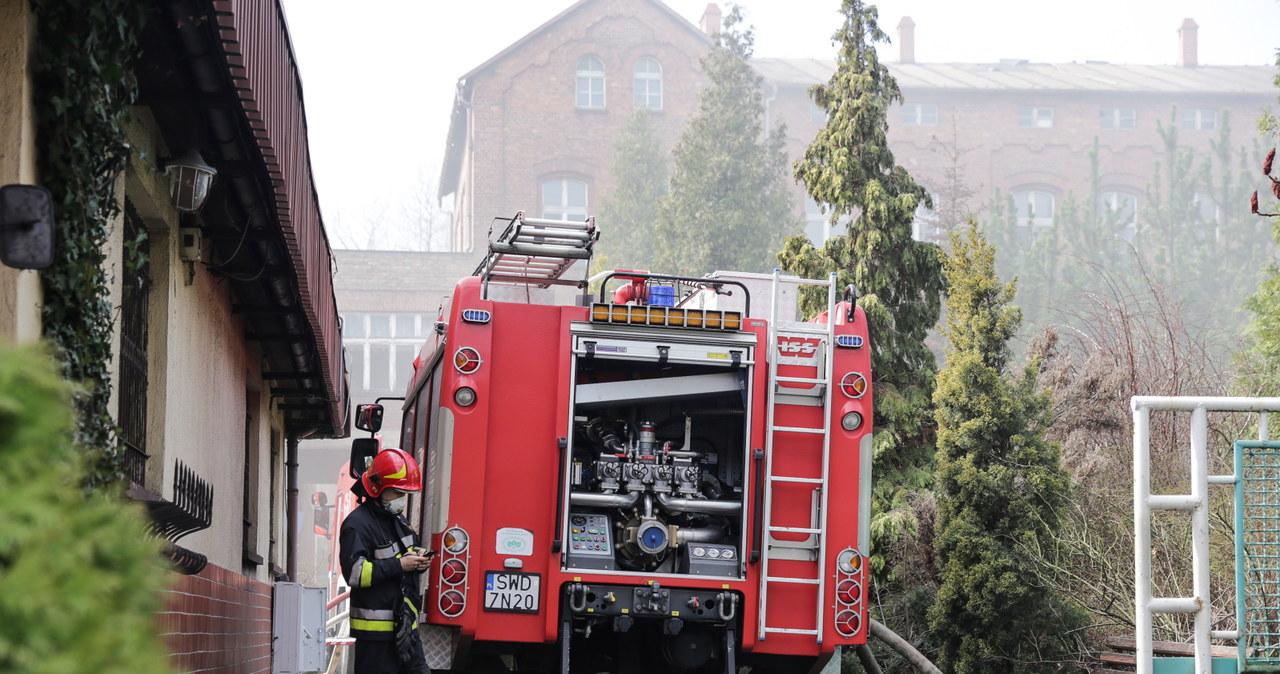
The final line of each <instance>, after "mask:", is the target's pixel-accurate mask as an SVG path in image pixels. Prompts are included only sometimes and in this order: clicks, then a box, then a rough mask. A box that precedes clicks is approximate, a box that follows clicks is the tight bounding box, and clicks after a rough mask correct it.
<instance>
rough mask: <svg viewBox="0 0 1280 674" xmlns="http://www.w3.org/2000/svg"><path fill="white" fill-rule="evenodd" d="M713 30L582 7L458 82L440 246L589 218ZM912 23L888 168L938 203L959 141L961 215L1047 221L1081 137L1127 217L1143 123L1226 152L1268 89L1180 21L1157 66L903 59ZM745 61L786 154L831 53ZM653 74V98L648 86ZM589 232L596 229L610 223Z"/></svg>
mask: <svg viewBox="0 0 1280 674" xmlns="http://www.w3.org/2000/svg"><path fill="white" fill-rule="evenodd" d="M719 23H720V11H719V9H718V8H717V7H716V5H714V4H711V5H708V7H707V10H706V12H705V13H704V16H703V18H702V21H701V30H699V29H698V27H695V26H694V25H693V24H691V23H689V22H688V21H686V20H685V19H683V18H682V17H680V16H678V15H676V14H675V13H674V12H672V11H671V10H670V9H669V8H667V7H666V6H665V5H662V4H661V2H659V1H658V0H643V1H640V2H623V1H622V0H581V1H580V2H577V3H576V4H574V5H572V6H571V7H569V8H568V9H566V10H565V11H564V12H562V13H561V14H560V15H558V16H557V17H555V18H553V19H552V20H550V21H548V22H547V23H545V24H543V25H542V26H540V27H538V28H537V29H535V30H534V31H533V32H531V33H529V34H528V35H526V36H525V37H524V38H521V39H520V40H519V41H517V42H516V43H515V44H513V45H511V46H510V47H508V48H506V49H504V50H503V51H501V52H499V53H498V54H497V55H495V56H494V57H493V58H491V59H489V60H488V61H486V62H485V63H484V64H482V65H480V66H479V67H477V68H475V69H474V70H472V71H471V72H469V73H467V74H466V75H464V76H463V77H462V78H461V79H460V80H459V83H458V93H457V98H456V100H455V104H454V112H453V118H452V123H451V127H450V130H449V139H448V140H449V142H448V150H447V154H446V158H445V162H444V167H443V171H442V175H441V181H440V185H441V187H440V196H441V197H442V198H448V197H450V196H452V201H453V230H452V236H453V239H452V246H453V249H454V250H459V251H465V250H476V249H477V245H479V246H480V247H483V237H484V236H485V233H486V232H487V229H488V223H489V221H490V219H491V218H492V217H494V216H509V215H511V214H512V213H514V212H515V211H516V210H518V209H525V210H529V211H538V210H540V211H541V213H542V214H544V215H555V216H558V215H574V216H577V215H583V214H588V213H591V214H594V213H596V212H597V211H598V210H599V207H600V204H601V201H602V197H603V196H604V195H607V194H608V193H609V192H610V190H611V189H612V188H613V185H612V182H611V180H612V178H611V177H610V175H609V165H610V162H611V159H612V152H613V143H614V139H615V137H616V135H617V133H618V130H619V128H620V127H621V124H622V121H623V119H624V117H625V113H626V112H628V111H630V110H631V109H632V108H633V107H649V108H651V109H652V110H653V116H652V120H653V125H654V127H655V136H656V138H657V139H658V142H660V143H661V144H662V145H663V147H664V148H665V149H668V150H669V149H670V148H671V147H673V146H674V144H675V142H676V140H677V139H678V138H679V135H680V133H681V132H682V131H683V127H684V123H685V121H686V120H687V119H688V117H689V116H690V115H691V114H692V113H693V112H694V111H695V110H696V105H697V94H698V85H699V75H698V59H699V58H700V57H701V56H702V55H704V54H705V53H706V52H707V50H709V49H710V47H711V45H712V42H711V39H710V38H709V37H708V35H709V34H710V33H712V32H714V30H715V29H716V27H717V26H718V25H719ZM1172 28H1174V27H1171V42H1172V38H1173V35H1172ZM913 29H914V23H913V22H912V21H911V19H910V18H904V19H903V20H902V21H901V22H900V23H899V26H898V30H899V36H898V39H897V40H896V42H897V44H898V45H899V54H898V56H899V59H898V62H896V63H888V62H889V61H890V60H891V54H890V53H889V51H890V50H889V49H887V48H884V47H882V48H881V59H882V61H884V62H886V63H887V65H888V67H889V70H890V72H891V73H892V74H893V76H894V77H895V78H896V79H897V81H898V83H899V86H900V87H901V90H902V92H903V96H904V99H905V100H904V103H903V105H901V106H895V108H894V109H893V110H891V111H890V118H889V132H890V136H889V137H890V143H891V146H892V149H893V151H894V154H895V157H896V159H897V161H898V163H900V164H902V165H903V166H905V167H906V168H907V169H908V170H909V171H911V172H912V174H913V175H915V176H916V178H917V180H918V181H920V182H921V183H922V184H923V185H924V186H925V187H926V188H928V189H929V190H930V191H931V192H933V193H935V195H939V194H940V192H941V191H942V190H943V188H944V183H945V175H944V174H945V170H946V168H947V167H946V164H947V163H948V162H947V161H946V160H945V159H944V156H945V152H939V150H940V149H945V148H944V146H950V147H951V148H958V149H961V150H967V151H966V152H963V156H962V157H961V159H960V162H959V164H960V165H959V166H958V167H957V168H958V169H959V170H960V171H961V173H962V179H963V180H964V182H965V183H966V184H967V185H968V187H969V188H970V189H972V190H974V192H975V194H974V195H973V197H972V198H971V200H970V203H969V206H970V208H972V209H980V208H981V207H982V206H983V205H984V204H985V203H986V202H987V201H988V200H989V199H991V198H992V197H993V196H994V195H995V194H996V191H997V190H999V192H1000V193H1001V194H1002V195H1005V196H1006V197H1012V199H1013V201H1014V203H1015V205H1016V207H1017V212H1018V213H1019V216H1020V218H1021V219H1024V220H1025V221H1027V222H1028V224H1030V225H1041V226H1048V225H1050V224H1051V223H1052V222H1053V218H1054V215H1055V213H1056V211H1057V210H1058V209H1059V208H1060V204H1061V203H1062V201H1063V200H1064V199H1066V198H1067V197H1068V196H1071V195H1074V196H1076V197H1083V196H1085V193H1086V192H1088V190H1089V185H1090V176H1091V171H1092V169H1091V166H1090V159H1089V150H1090V149H1091V148H1092V147H1093V144H1094V141H1095V139H1096V140H1097V142H1098V145H1099V152H1098V154H1099V170H1100V173H1101V183H1100V185H1099V192H1100V199H1099V200H1100V202H1102V203H1103V204H1104V205H1106V206H1110V207H1112V208H1116V209H1119V210H1120V211H1123V212H1126V213H1137V212H1138V210H1139V209H1141V208H1142V207H1143V203H1142V201H1143V198H1144V196H1143V195H1144V193H1145V190H1146V188H1147V186H1148V185H1149V184H1150V183H1151V182H1152V181H1153V176H1154V170H1155V165H1156V163H1157V162H1161V161H1164V159H1165V158H1164V154H1163V153H1164V150H1163V146H1162V143H1161V139H1160V136H1159V132H1158V130H1157V129H1158V126H1157V123H1159V124H1163V125H1164V126H1165V127H1170V126H1172V127H1176V128H1177V130H1178V132H1179V144H1180V146H1181V147H1182V148H1186V149H1191V150H1194V151H1196V152H1197V153H1207V152H1209V150H1210V144H1211V142H1213V141H1216V140H1217V139H1218V137H1219V133H1218V132H1219V130H1220V129H1221V128H1222V126H1223V125H1224V124H1228V123H1229V124H1230V126H1231V128H1232V129H1234V136H1233V137H1232V141H1233V144H1234V145H1236V146H1240V145H1243V144H1245V143H1246V142H1247V141H1248V139H1249V138H1250V137H1251V133H1250V131H1249V129H1250V128H1251V126H1252V121H1253V119H1255V118H1256V117H1257V115H1258V111H1259V109H1260V108H1261V107H1263V106H1265V105H1267V104H1269V103H1270V102H1271V101H1273V100H1274V96H1275V93H1274V87H1273V85H1272V82H1271V78H1272V77H1273V75H1274V73H1273V69H1272V68H1270V67H1267V66H1205V65H1200V64H1199V63H1198V58H1197V56H1198V54H1197V46H1196V31H1197V26H1196V25H1195V22H1194V21H1192V20H1191V19H1187V20H1186V21H1185V22H1184V23H1183V25H1182V26H1181V27H1180V28H1178V30H1177V37H1178V43H1177V44H1178V52H1177V65H1169V66H1159V65H1119V64H1110V63H1097V62H1088V61H1086V62H1083V63H1069V64H1042V63H1028V62H1026V61H1021V60H1007V61H1001V62H999V63H982V64H958V63H947V64H924V63H916V62H915V58H914V44H915V39H914V32H913ZM1082 56H1086V55H1082ZM654 61H656V62H657V64H658V65H659V66H660V69H659V70H657V71H654V70H653V69H652V63H653V62H654ZM752 62H753V64H754V65H755V67H756V69H757V71H758V72H759V73H760V74H761V75H762V76H763V78H764V89H765V90H764V92H763V94H764V95H763V98H764V100H765V104H766V125H767V126H768V127H772V126H773V125H774V124H775V123H777V122H779V121H781V122H785V123H786V129H787V136H788V144H787V151H788V155H789V156H790V157H791V158H792V159H796V158H798V157H800V156H801V154H802V153H803V150H804V148H805V146H807V145H808V143H809V142H810V141H811V140H812V138H813V137H814V134H815V133H816V132H817V131H818V129H819V128H821V126H822V125H823V124H824V122H825V120H824V118H823V116H822V113H821V111H819V110H818V109H817V108H816V107H815V106H814V105H813V104H812V103H811V101H810V100H809V97H808V94H807V90H808V88H809V87H810V86H811V85H813V84H815V83H819V82H826V81H827V80H828V79H829V77H830V76H831V73H832V72H833V70H834V67H835V62H834V61H833V60H816V59H777V58H767V57H760V56H757V58H754V59H753V61H752ZM655 78H656V79H655ZM655 81H656V82H657V83H658V84H657V85H656V86H658V87H660V89H661V96H660V97H658V99H657V104H656V105H655V102H654V100H655V99H654V98H652V97H650V96H647V95H645V92H647V91H649V90H651V88H652V87H653V86H655V85H654V84H653V83H654V82H655ZM796 196H797V203H798V204H805V206H804V208H805V219H806V222H807V223H808V224H807V230H808V232H809V235H810V237H811V238H814V239H817V238H823V237H825V236H828V235H829V234H830V232H829V231H828V230H829V227H828V225H826V223H825V222H824V220H825V218H824V217H823V216H821V215H820V214H819V213H818V211H817V206H816V204H813V203H812V202H809V201H808V200H807V199H805V198H804V193H803V190H802V189H801V188H800V187H799V186H797V187H796ZM1197 200H1198V202H1199V203H1200V205H1201V209H1202V212H1203V215H1204V216H1205V217H1206V218H1212V216H1213V213H1214V212H1215V211H1216V209H1217V208H1220V207H1221V205H1220V204H1216V203H1215V202H1214V199H1213V196H1212V195H1211V194H1209V193H1208V192H1205V193H1204V194H1200V195H1197ZM922 215H925V216H926V217H922V218H921V221H920V224H921V227H920V228H919V230H918V236H920V237H922V238H927V237H931V236H936V235H937V234H939V233H940V230H937V229H936V226H937V225H940V224H945V223H940V222H937V218H936V217H928V214H922ZM601 227H602V230H605V232H606V235H607V227H608V223H601Z"/></svg>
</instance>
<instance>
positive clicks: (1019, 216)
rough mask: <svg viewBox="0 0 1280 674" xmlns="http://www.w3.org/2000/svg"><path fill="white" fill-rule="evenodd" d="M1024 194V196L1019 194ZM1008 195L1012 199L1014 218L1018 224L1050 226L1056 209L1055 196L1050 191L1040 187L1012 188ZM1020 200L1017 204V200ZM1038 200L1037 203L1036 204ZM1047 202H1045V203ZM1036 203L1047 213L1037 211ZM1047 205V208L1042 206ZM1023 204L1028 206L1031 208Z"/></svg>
mask: <svg viewBox="0 0 1280 674" xmlns="http://www.w3.org/2000/svg"><path fill="white" fill-rule="evenodd" d="M1019 195H1026V196H1021V197H1020V196H1019ZM1010 197H1011V198H1012V199H1013V206H1014V218H1015V221H1016V222H1017V224H1018V225H1019V226H1026V225H1031V226H1033V227H1052V226H1053V216H1054V214H1055V212H1056V211H1057V198H1055V197H1054V196H1053V194H1052V193H1051V192H1046V191H1045V190H1042V189H1037V188H1034V187H1029V188H1027V189H1022V190H1014V191H1013V192H1012V193H1011V194H1010ZM1020 201H1021V202H1022V203H1021V204H1019V202H1020ZM1037 202H1039V204H1037ZM1046 202H1047V204H1046ZM1037 205H1039V206H1041V207H1042V208H1041V210H1048V211H1049V212H1048V213H1047V214H1045V213H1040V212H1037V210H1036V207H1037ZM1046 205H1047V208H1044V206H1046ZM1024 206H1030V207H1031V210H1030V213H1029V214H1028V209H1027V208H1025V207H1024Z"/></svg>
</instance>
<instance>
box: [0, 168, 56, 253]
mask: <svg viewBox="0 0 1280 674" xmlns="http://www.w3.org/2000/svg"><path fill="white" fill-rule="evenodd" d="M0 262H3V263H4V264H6V265H8V266H10V267H14V268H17V269H44V268H46V267H48V266H49V265H52V264H53V194H52V193H50V192H49V190H47V189H45V188H43V187H39V186H36V185H5V186H4V187H0Z"/></svg>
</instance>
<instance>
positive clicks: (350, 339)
mask: <svg viewBox="0 0 1280 674" xmlns="http://www.w3.org/2000/svg"><path fill="white" fill-rule="evenodd" d="M374 316H379V317H386V318H387V321H388V327H389V330H388V333H389V336H386V337H371V336H369V333H370V331H371V328H372V327H373V317H374ZM401 316H412V317H413V323H412V325H413V328H412V329H411V330H410V331H409V332H410V334H407V335H401V334H398V330H397V329H396V327H397V325H396V324H397V322H398V321H397V320H396V319H397V318H399V317H401ZM428 324H429V323H428V319H427V317H426V316H425V315H424V314H419V313H414V312H407V311H353V312H348V313H344V314H343V320H342V326H343V335H342V343H343V346H345V347H346V348H347V352H348V353H350V354H352V355H357V354H358V357H359V358H360V363H361V371H360V381H352V382H351V386H352V388H354V389H360V390H362V391H371V390H372V391H399V390H401V389H403V388H405V387H406V386H408V384H409V378H410V377H412V376H413V372H412V369H411V368H397V367H396V365H397V363H396V355H397V354H398V353H401V352H402V350H403V351H407V352H408V353H409V354H410V356H409V362H412V361H413V358H414V357H415V356H416V355H417V353H418V349H419V348H420V347H421V346H422V341H423V340H424V339H425V331H426V329H427V326H428ZM374 348H386V349H387V350H388V353H389V356H388V358H387V369H388V371H387V372H386V373H385V375H386V378H387V381H388V382H389V388H385V389H384V388H378V389H370V388H369V385H370V380H371V377H370V373H371V370H372V368H371V367H370V363H371V357H372V355H373V349H374Z"/></svg>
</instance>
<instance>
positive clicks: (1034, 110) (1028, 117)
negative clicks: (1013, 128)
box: [1018, 105, 1053, 129]
mask: <svg viewBox="0 0 1280 674" xmlns="http://www.w3.org/2000/svg"><path fill="white" fill-rule="evenodd" d="M1018 126H1020V127H1022V128H1024V129H1052V128H1053V106H1051V105H1019V106H1018Z"/></svg>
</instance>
